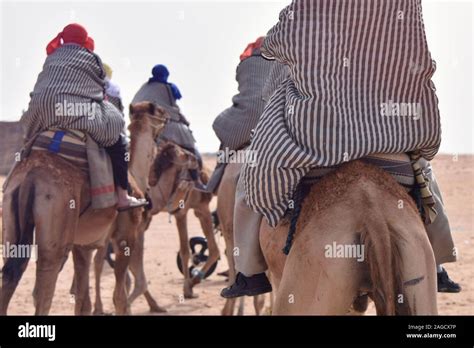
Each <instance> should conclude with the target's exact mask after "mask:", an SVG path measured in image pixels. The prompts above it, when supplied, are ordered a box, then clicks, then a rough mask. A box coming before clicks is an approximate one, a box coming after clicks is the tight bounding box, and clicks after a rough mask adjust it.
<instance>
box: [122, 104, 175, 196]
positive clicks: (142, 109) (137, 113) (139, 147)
mask: <svg viewBox="0 0 474 348" xmlns="http://www.w3.org/2000/svg"><path fill="white" fill-rule="evenodd" d="M168 120H169V116H168V115H167V114H166V111H165V110H164V109H163V108H161V107H159V106H156V105H155V104H154V103H150V102H140V103H136V104H131V105H130V125H129V126H128V129H129V130H130V139H131V141H130V164H129V169H130V171H131V173H132V174H133V176H134V177H135V178H136V179H137V185H138V187H139V188H140V189H141V190H142V191H145V190H146V188H147V186H148V183H147V178H148V173H149V171H150V168H151V166H152V164H153V160H154V157H155V153H156V140H157V138H158V136H159V135H160V134H161V132H162V131H163V129H164V127H165V125H166V123H167V122H168Z"/></svg>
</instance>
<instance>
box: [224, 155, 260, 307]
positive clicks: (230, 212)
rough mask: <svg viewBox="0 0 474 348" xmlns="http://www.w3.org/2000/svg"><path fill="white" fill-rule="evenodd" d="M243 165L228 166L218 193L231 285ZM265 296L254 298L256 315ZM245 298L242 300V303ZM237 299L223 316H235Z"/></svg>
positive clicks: (230, 303)
mask: <svg viewBox="0 0 474 348" xmlns="http://www.w3.org/2000/svg"><path fill="white" fill-rule="evenodd" d="M241 168H242V164H240V163H229V164H227V165H226V168H225V170H224V175H223V176H222V179H221V182H220V184H219V190H218V192H217V215H218V216H219V224H220V229H221V231H222V235H223V236H224V240H225V245H226V250H225V251H226V257H227V263H228V264H229V284H232V283H234V281H235V276H236V271H235V264H234V256H233V252H234V204H235V190H236V187H237V181H238V179H239V174H240V169H241ZM264 299H265V298H264V296H263V295H261V296H254V298H253V300H254V308H255V313H256V314H257V315H260V313H261V311H262V309H263V306H264V304H265V302H264ZM242 300H243V298H241V301H242ZM235 303H236V299H235V298H233V299H227V300H226V302H225V305H224V308H223V309H222V312H221V313H222V315H233V314H234V308H235ZM242 312H243V305H242V304H241V305H240V306H239V312H238V314H243V313H242Z"/></svg>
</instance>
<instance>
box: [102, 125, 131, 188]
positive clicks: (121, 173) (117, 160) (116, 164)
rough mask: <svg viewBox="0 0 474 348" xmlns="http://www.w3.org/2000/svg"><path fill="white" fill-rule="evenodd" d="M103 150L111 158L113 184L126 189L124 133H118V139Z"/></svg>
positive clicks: (126, 167) (125, 140) (126, 169)
mask: <svg viewBox="0 0 474 348" xmlns="http://www.w3.org/2000/svg"><path fill="white" fill-rule="evenodd" d="M105 150H106V151H107V153H108V154H109V156H110V159H111V160H112V169H113V171H114V181H115V186H118V187H121V188H123V189H124V190H127V189H128V163H127V161H126V160H125V155H126V153H127V139H126V138H125V135H123V134H120V138H119V140H117V142H116V143H115V144H113V145H112V146H109V147H106V148H105Z"/></svg>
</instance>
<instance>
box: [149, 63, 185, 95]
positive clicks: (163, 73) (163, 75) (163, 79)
mask: <svg viewBox="0 0 474 348" xmlns="http://www.w3.org/2000/svg"><path fill="white" fill-rule="evenodd" d="M151 74H152V75H153V76H152V77H150V78H149V79H148V83H152V82H160V83H166V84H167V85H168V86H170V88H171V92H172V93H173V97H174V99H176V100H178V99H181V97H182V95H181V92H180V91H179V89H178V87H177V86H176V85H175V84H174V83H170V82H168V76H170V72H169V71H168V68H167V67H166V66H164V65H162V64H158V65H155V66H154V67H153V69H152V70H151Z"/></svg>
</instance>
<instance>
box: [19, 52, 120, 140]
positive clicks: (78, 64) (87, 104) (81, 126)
mask: <svg viewBox="0 0 474 348" xmlns="http://www.w3.org/2000/svg"><path fill="white" fill-rule="evenodd" d="M104 93H105V73H104V69H103V66H102V62H101V60H100V58H99V56H97V55H96V54H94V53H92V52H90V51H88V50H87V49H85V48H83V47H81V46H79V45H75V44H65V45H63V46H62V47H60V48H58V49H57V50H56V51H55V52H54V53H52V54H51V55H49V56H48V57H47V58H46V61H45V63H44V65H43V70H42V72H41V73H40V74H39V76H38V80H37V81H36V84H35V87H34V89H33V92H32V93H31V100H30V103H29V105H28V110H27V111H26V112H25V113H24V114H23V116H22V117H21V122H22V124H23V126H24V129H25V130H26V139H30V138H31V137H33V136H34V135H35V134H37V133H39V132H41V131H45V130H48V129H52V128H63V129H72V130H80V131H84V132H86V133H88V134H89V135H90V136H91V137H92V139H94V140H95V141H96V142H97V143H98V144H99V145H101V146H110V145H113V144H114V143H116V142H117V140H118V138H119V136H120V132H121V131H122V129H123V127H124V125H125V120H124V119H123V117H122V115H121V114H120V112H119V111H118V110H117V109H116V108H115V107H114V106H113V105H112V104H111V103H109V102H107V101H105V100H104Z"/></svg>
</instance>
